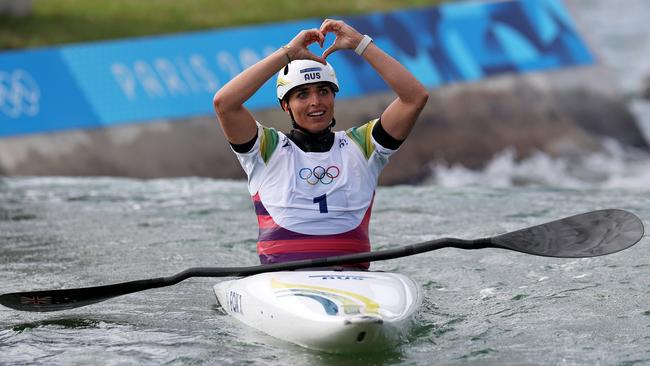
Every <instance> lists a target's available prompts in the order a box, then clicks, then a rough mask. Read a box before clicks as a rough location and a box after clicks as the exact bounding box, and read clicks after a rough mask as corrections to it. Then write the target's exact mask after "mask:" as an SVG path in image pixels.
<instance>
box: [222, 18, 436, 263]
mask: <svg viewBox="0 0 650 366" xmlns="http://www.w3.org/2000/svg"><path fill="white" fill-rule="evenodd" d="M327 33H334V34H335V36H336V39H335V41H334V43H333V44H332V45H331V46H330V47H329V48H327V49H326V50H325V52H324V53H323V55H322V56H320V57H319V56H317V55H315V54H313V53H312V52H310V51H309V50H308V48H307V47H308V46H309V45H311V44H312V43H318V44H319V45H320V46H321V47H322V46H323V42H324V40H325V35H326V34H327ZM339 50H354V51H355V52H356V53H357V54H358V55H359V56H360V57H363V58H364V59H365V60H366V61H367V62H368V63H369V64H370V65H371V66H372V67H373V68H374V69H375V70H376V72H377V73H378V74H379V75H380V76H381V77H382V79H383V80H384V81H385V82H386V83H387V84H388V85H389V86H390V87H391V88H392V89H393V91H394V92H395V93H396V94H397V98H396V99H395V100H394V101H393V102H392V103H391V104H390V105H389V106H388V107H387V108H386V110H385V111H384V112H383V113H382V114H381V116H380V118H378V119H375V120H372V121H370V122H368V123H366V124H364V125H362V126H360V127H357V128H352V129H349V130H347V131H337V132H333V131H332V127H333V126H334V124H335V120H334V99H335V94H336V92H338V90H339V83H338V80H337V78H336V74H335V73H334V70H333V68H332V67H331V65H329V64H328V63H327V62H326V58H327V56H329V55H330V54H331V53H332V52H336V51H339ZM275 73H278V76H277V96H278V100H279V101H280V105H281V107H282V109H283V110H284V111H286V113H287V115H288V116H289V118H290V119H291V120H292V122H293V130H292V131H291V132H289V133H287V134H284V133H282V132H278V131H276V130H275V129H271V128H267V127H264V126H263V125H262V124H261V123H259V122H257V121H256V120H255V118H254V117H253V115H252V114H251V112H250V111H249V110H247V109H246V108H245V107H244V106H243V104H244V102H245V101H246V100H248V99H249V98H250V97H251V96H252V95H253V94H254V93H255V92H256V91H257V90H258V89H259V88H260V87H261V86H262V85H263V84H264V83H265V82H266V81H267V80H269V79H270V78H271V77H272V76H273V75H274V74H275ZM427 99H428V94H427V92H426V90H425V88H424V87H423V86H422V84H420V82H418V81H417V80H416V79H415V77H414V76H413V75H412V74H411V73H409V72H408V71H407V70H406V69H405V68H404V67H403V66H402V65H401V64H400V63H399V62H397V61H396V60H395V59H394V58H392V57H391V56H389V55H388V54H386V53H385V52H383V51H382V50H381V49H380V48H379V47H377V46H376V45H375V44H373V43H372V39H371V38H370V37H368V36H367V35H366V36H363V35H361V34H360V33H359V32H357V31H356V30H355V29H354V28H352V27H351V26H349V25H347V24H346V23H344V22H343V21H338V20H331V19H326V20H325V21H324V22H323V23H322V25H321V27H320V29H309V30H303V31H301V32H300V33H298V35H296V36H295V37H294V38H293V40H291V42H289V44H287V45H286V46H283V47H281V48H280V49H278V50H277V51H276V52H274V53H273V54H271V55H269V56H267V57H266V58H264V59H263V60H261V61H260V62H258V63H256V64H255V65H253V66H252V67H250V68H248V69H247V70H245V71H243V72H242V73H241V74H239V75H238V76H237V77H235V78H234V79H232V80H231V81H230V82H228V83H227V84H226V85H224V86H223V88H221V90H219V91H218V92H217V93H216V95H215V96H214V101H213V102H214V108H215V111H216V114H217V117H218V119H219V122H220V123H221V127H222V128H223V131H224V134H225V136H226V139H227V140H228V141H229V142H230V144H231V146H232V149H233V150H234V152H235V154H236V155H237V158H238V159H239V161H240V163H241V165H242V167H243V168H244V170H245V171H246V174H247V175H248V188H249V192H250V193H251V195H252V196H253V201H254V203H255V211H256V213H257V216H258V224H259V229H260V230H259V238H258V245H257V251H258V254H259V256H260V261H261V262H262V263H277V262H284V261H290V260H299V259H310V258H318V257H325V256H332V255H342V254H351V253H360V252H367V251H370V240H369V238H368V223H369V219H370V211H371V207H372V201H373V197H374V191H375V188H376V186H377V179H378V177H379V173H380V172H381V170H382V168H383V167H384V166H385V165H386V163H387V162H388V158H389V157H390V155H392V154H393V153H394V152H395V151H396V150H397V148H398V147H399V146H400V144H401V143H402V142H403V141H404V139H406V137H407V136H408V134H409V132H410V131H411V129H412V128H413V125H414V124H415V121H416V119H417V117H418V115H419V114H420V112H421V110H422V108H423V107H424V105H425V104H426V101H427ZM357 267H361V268H368V264H367V263H361V264H359V265H358V266H357Z"/></svg>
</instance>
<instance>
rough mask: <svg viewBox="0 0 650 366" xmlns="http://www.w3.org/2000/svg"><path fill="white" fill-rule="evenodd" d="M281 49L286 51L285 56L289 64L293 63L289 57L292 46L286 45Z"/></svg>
mask: <svg viewBox="0 0 650 366" xmlns="http://www.w3.org/2000/svg"><path fill="white" fill-rule="evenodd" d="M281 48H282V49H283V50H284V55H285V56H287V60H288V61H289V62H291V56H289V49H291V46H289V45H288V44H285V45H284V46H282V47H281Z"/></svg>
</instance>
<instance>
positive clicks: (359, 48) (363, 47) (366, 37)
mask: <svg viewBox="0 0 650 366" xmlns="http://www.w3.org/2000/svg"><path fill="white" fill-rule="evenodd" d="M370 42H372V38H370V36H369V35H367V34H364V35H363V39H362V40H361V42H359V45H357V48H355V49H354V52H356V53H357V55H359V56H361V55H363V51H365V50H366V48H368V45H369V44H370Z"/></svg>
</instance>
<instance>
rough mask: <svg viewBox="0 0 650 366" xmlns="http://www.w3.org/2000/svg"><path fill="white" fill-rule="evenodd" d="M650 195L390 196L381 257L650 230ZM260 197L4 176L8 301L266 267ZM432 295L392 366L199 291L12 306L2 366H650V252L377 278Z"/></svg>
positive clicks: (453, 191)
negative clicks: (54, 308) (18, 295)
mask: <svg viewBox="0 0 650 366" xmlns="http://www.w3.org/2000/svg"><path fill="white" fill-rule="evenodd" d="M649 193H650V191H649V189H648V188H635V189H620V188H617V189H609V188H580V189H569V188H552V187H535V186H528V187H508V188H499V187H496V188H495V187H484V186H464V187H441V186H436V185H424V186H398V187H390V188H388V187H386V188H380V189H379V190H378V192H377V197H376V200H375V201H376V202H375V209H374V211H373V221H372V224H371V236H372V239H373V243H374V248H375V249H386V248H392V247H396V246H399V245H404V244H408V243H415V242H421V241H424V240H429V239H432V238H437V237H443V236H455V237H461V238H476V237H484V236H491V235H495V234H499V233H503V232H506V231H511V230H515V229H518V228H522V227H526V226H529V225H534V224H539V223H542V222H546V221H550V220H553V219H557V218H560V217H564V216H568V215H572V214H576V213H579V212H584V211H590V210H595V209H600V208H607V207H617V208H624V209H628V210H631V211H633V212H635V213H636V214H638V215H639V216H640V217H641V218H643V220H644V223H645V224H646V225H649V223H648V221H647V218H648V217H650V194H649ZM255 220H256V219H255V215H254V213H253V210H252V203H251V202H250V199H249V197H248V194H247V191H246V187H245V182H243V181H225V180H208V179H197V178H187V179H166V180H153V181H140V180H129V179H111V178H3V179H2V180H1V181H0V243H2V244H1V245H2V247H1V249H0V252H1V253H2V256H1V257H0V278H2V284H1V285H0V292H2V293H6V292H13V291H24V290H30V289H55V288H64V287H83V286H92V285H100V284H106V283H112V282H119V281H128V280H134V279H141V278H152V277H158V276H165V275H170V274H173V273H176V272H179V271H181V270H183V269H185V268H188V267H194V266H236V265H253V264H256V256H255V237H256V234H257V233H256V226H255V225H256V222H255ZM372 268H374V269H377V270H389V271H398V272H401V273H404V274H406V275H408V276H410V277H412V278H413V279H415V280H416V281H417V282H418V283H419V284H420V285H422V287H423V292H424V304H423V307H422V310H421V312H420V314H419V316H418V323H419V324H418V326H417V327H416V329H415V330H414V332H413V334H412V335H411V336H410V337H409V338H408V339H406V340H405V341H404V342H403V343H402V344H401V345H400V346H399V347H398V348H396V349H394V350H390V351H389V352H386V353H380V354H376V355H366V356H362V355H353V356H336V355H328V354H325V353H320V352H314V351H308V350H305V349H303V348H300V347H298V346H294V345H291V344H288V343H285V342H282V341H279V340H275V339H273V338H271V337H269V336H266V335H264V334H262V333H259V332H258V331H256V330H253V329H250V328H247V327H246V326H244V325H242V324H239V323H238V322H237V321H235V320H234V319H232V318H230V317H229V316H226V315H225V314H224V312H223V310H222V309H221V308H220V307H219V306H217V305H216V303H215V298H214V295H213V294H212V289H211V286H212V285H213V284H214V283H215V282H216V281H218V280H220V279H210V278H196V279H189V280H186V281H184V282H182V283H181V284H178V285H175V286H170V287H164V288H160V289H155V290H148V291H144V292H140V293H136V294H130V295H126V296H122V297H118V298H114V299H111V300H108V301H106V302H103V303H100V304H95V305H91V306H87V307H82V308H78V309H74V310H69V311H65V312H58V313H41V314H39V313H22V312H17V311H13V310H10V309H7V308H0V364H12V365H20V364H33V363H35V364H55V365H56V364H60V365H75V364H79V365H80V364H103V365H124V364H138V365H146V364H151V365H159V364H172V365H185V364H199V365H202V364H209V365H212V364H216V365H222V364H223V365H241V364H264V365H287V364H292V365H363V364H377V365H429V364H431V360H436V363H438V364H481V365H483V364H499V365H501V364H590V365H591V364H650V285H649V284H648V281H647V278H649V277H650V240H648V238H647V237H644V238H643V239H642V241H641V242H640V243H639V244H637V245H636V246H634V247H632V248H630V249H628V250H626V251H623V252H621V253H617V254H614V255H609V256H605V257H599V258H591V259H551V258H541V257H533V256H529V255H523V254H518V253H514V252H509V251H504V250H496V249H485V250H479V251H462V250H457V249H443V250H439V251H435V252H431V253H426V254H420V255H416V256H411V257H406V258H401V259H396V260H391V261H384V262H376V263H374V264H373V267H372Z"/></svg>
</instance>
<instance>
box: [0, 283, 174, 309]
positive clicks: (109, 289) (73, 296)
mask: <svg viewBox="0 0 650 366" xmlns="http://www.w3.org/2000/svg"><path fill="white" fill-rule="evenodd" d="M163 283H164V281H163V279H161V278H154V279H148V280H138V281H131V282H123V283H117V284H113V285H105V286H96V287H84V288H71V289H61V290H44V291H29V292H14V293H10V294H4V295H0V304H2V305H4V306H6V307H8V308H12V309H16V310H21V311H36V312H45V311H59V310H68V309H73V308H78V307H81V306H86V305H90V304H95V303H98V302H101V301H104V300H107V299H110V298H112V297H116V296H120V295H125V294H129V293H133V292H138V291H142V290H146V289H150V288H155V287H160V286H161V285H162V284H163Z"/></svg>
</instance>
